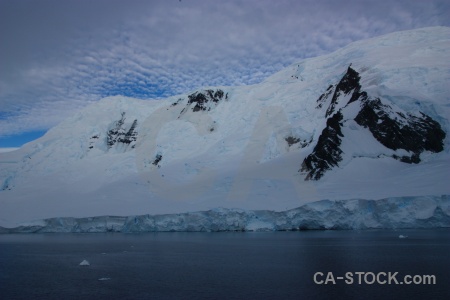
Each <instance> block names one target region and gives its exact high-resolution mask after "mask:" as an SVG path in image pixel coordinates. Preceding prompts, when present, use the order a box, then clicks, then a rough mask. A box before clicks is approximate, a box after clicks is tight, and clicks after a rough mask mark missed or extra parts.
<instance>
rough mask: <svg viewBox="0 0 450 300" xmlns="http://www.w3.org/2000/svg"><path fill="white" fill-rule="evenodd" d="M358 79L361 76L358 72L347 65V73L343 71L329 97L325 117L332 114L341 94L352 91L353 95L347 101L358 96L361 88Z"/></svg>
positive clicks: (351, 100)
mask: <svg viewBox="0 0 450 300" xmlns="http://www.w3.org/2000/svg"><path fill="white" fill-rule="evenodd" d="M360 79H361V77H360V76H359V74H358V72H356V71H355V70H353V69H352V68H350V67H348V69H347V73H345V75H344V77H342V79H341V81H339V83H338V84H337V85H336V89H335V91H334V94H333V98H332V99H331V103H330V106H329V107H328V109H327V112H326V114H325V117H329V116H331V115H332V114H333V112H334V111H335V108H336V106H337V105H338V102H339V100H340V98H341V97H342V96H343V95H348V94H349V93H350V92H351V91H353V95H352V98H351V99H350V101H349V103H350V102H353V101H355V100H356V99H357V98H358V97H359V95H360V94H359V90H360V89H361V85H360V84H359V80H360ZM328 89H330V88H328ZM354 98H355V99H354ZM319 99H320V98H319Z"/></svg>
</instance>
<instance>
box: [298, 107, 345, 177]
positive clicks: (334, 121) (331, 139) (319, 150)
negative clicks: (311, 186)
mask: <svg viewBox="0 0 450 300" xmlns="http://www.w3.org/2000/svg"><path fill="white" fill-rule="evenodd" d="M342 119H343V115H342V113H341V112H340V111H338V112H337V113H335V114H334V115H333V116H332V117H330V118H328V120H327V126H326V127H325V129H324V130H323V131H322V134H321V135H320V137H319V140H318V141H317V145H316V146H315V147H314V150H313V152H312V153H311V154H310V155H308V156H307V157H306V158H305V159H304V160H303V163H302V167H301V169H300V171H301V172H308V173H307V175H306V178H305V180H310V179H313V180H319V179H320V178H321V177H322V176H323V174H324V173H325V172H326V171H327V170H331V169H332V168H333V167H336V166H338V162H339V161H341V160H342V156H341V154H342V150H341V149H340V147H339V146H340V145H341V141H342V139H341V137H343V134H342V130H341V127H342V123H341V121H342Z"/></svg>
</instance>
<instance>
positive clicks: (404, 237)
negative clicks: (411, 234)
mask: <svg viewBox="0 0 450 300" xmlns="http://www.w3.org/2000/svg"><path fill="white" fill-rule="evenodd" d="M407 237H408V236H407V235H402V234H400V235H399V236H398V238H399V239H406V238H407Z"/></svg>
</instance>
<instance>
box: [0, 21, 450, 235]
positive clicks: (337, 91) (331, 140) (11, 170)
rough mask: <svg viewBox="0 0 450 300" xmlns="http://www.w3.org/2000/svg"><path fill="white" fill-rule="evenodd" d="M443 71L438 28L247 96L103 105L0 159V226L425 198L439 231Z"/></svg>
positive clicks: (368, 46)
mask: <svg viewBox="0 0 450 300" xmlns="http://www.w3.org/2000/svg"><path fill="white" fill-rule="evenodd" d="M449 61H450V28H448V27H433V28H424V29H418V30H412V31H404V32H397V33H392V34H389V35H385V36H381V37H377V38H373V39H370V40H365V41H360V42H356V43H352V44H350V45H348V46H347V47H345V48H342V49H340V50H338V51H336V52H334V53H331V54H328V55H325V56H321V57H317V58H312V59H307V60H304V61H301V62H299V63H296V64H293V65H292V66H290V67H288V68H286V69H284V70H282V71H280V72H278V73H276V74H274V75H273V76H271V77H269V78H267V79H266V80H265V81H264V82H262V83H260V84H257V85H252V86H240V87H206V88H202V89H199V90H196V91H193V92H191V93H188V94H185V95H179V96H176V97H171V98H168V99H166V100H158V101H156V100H155V101H143V100H137V99H131V98H126V97H120V96H117V97H109V98H106V99H103V100H101V101H99V102H98V103H95V104H93V105H91V106H89V107H87V108H85V109H84V110H83V111H81V112H79V113H77V114H76V115H74V116H73V117H71V118H69V119H67V120H66V121H64V122H62V123H61V124H59V125H58V126H56V127H54V128H52V129H51V130H49V131H48V132H47V134H46V135H45V136H43V137H42V138H40V139H38V140H36V141H34V142H31V143H29V144H26V145H25V146H23V147H22V148H21V149H19V150H16V151H13V152H7V153H0V189H1V191H0V226H3V227H14V226H17V225H18V224H19V223H23V222H30V221H33V220H40V219H48V218H59V217H78V218H80V217H95V216H134V215H144V214H151V215H155V214H177V213H186V212H192V211H200V210H208V209H217V208H218V207H222V208H226V209H230V208H239V209H244V210H268V211H283V210H291V209H294V208H297V207H300V206H302V205H305V204H307V205H312V204H308V203H310V202H314V201H319V200H323V199H330V200H349V199H374V200H377V199H382V198H391V197H400V199H406V198H404V197H410V196H411V197H412V198H408V199H412V200H411V201H413V202H414V201H416V200H414V199H421V200H420V201H421V202H420V203H422V202H423V201H424V200H423V199H430V200H429V201H431V202H430V203H431V204H430V203H428V204H427V205H428V206H427V207H428V208H427V211H428V210H430V209H431V210H432V207H434V208H435V210H436V213H430V214H427V218H428V217H429V218H434V219H433V220H436V218H437V215H436V214H439V218H438V219H439V220H441V221H442V220H443V221H442V222H441V221H439V222H440V223H439V222H437V223H436V222H434V223H433V222H431V223H433V224H434V225H433V226H443V224H444V225H445V224H447V226H450V200H449V197H447V196H445V197H444V196H442V198H440V197H441V195H450V185H449V184H448V179H449V178H450V176H449V175H450V171H449V162H450V153H449V149H450V140H449V132H450V123H449V120H450V118H449V117H450V96H449V95H450V85H449V82H450V64H449V63H448V62H449ZM424 196H430V197H428V198H427V197H425V198H424ZM436 197H438V198H439V199H440V200H439V201H438V200H436V199H437V198H436ZM398 199H399V198H397V200H395V201H393V202H392V203H391V204H390V205H391V206H392V205H398V203H401V201H400V200H398ZM417 201H419V200H417ZM436 201H438V202H436ZM317 203H324V202H323V201H321V202H317ZM326 203H328V202H326ZM348 203H351V202H348ZM380 203H381V202H380ZM383 203H384V202H383ZM433 203H434V204H433ZM436 203H438V204H436ZM336 205H337V204H336ZM336 205H335V206H336ZM383 205H384V204H383ZM386 205H387V204H386ZM430 205H431V206H430ZM433 205H434V206H433ZM316 206H317V207H322V206H323V205H319V204H317V205H316ZM316 206H311V207H316ZM325 206H326V209H327V210H328V211H329V209H330V205H325ZM381 206H382V205H381V204H380V207H381ZM304 207H309V206H304ZM336 207H339V209H340V210H345V209H343V208H342V207H341V206H339V205H337V206H336ZM343 207H346V206H345V205H344V206H343ZM365 207H366V206H365ZM383 207H384V206H383ZM386 207H388V206H386ZM405 207H409V208H408V209H410V208H411V207H414V209H419V208H420V207H422V206H421V205H417V203H415V204H414V205H405ZM430 207H431V208H430ZM437 207H438V208H439V209H437ZM305 209H306V208H305ZM405 209H406V208H405ZM306 210H307V209H306ZM230 212H232V213H233V214H236V210H231V211H230ZM347 212H348V211H347ZM396 213H398V211H397V212H396ZM274 214H275V213H274ZM286 215H290V214H289V213H286ZM284 217H285V216H284V215H283V218H284ZM390 217H392V216H390ZM277 218H278V217H277ZM124 220H125V219H123V220H122V221H121V222H122V223H121V224H122V225H123V224H124V222H125V221H124ZM337 220H339V218H337ZM277 222H278V221H277ZM349 222H350V221H349ZM352 222H353V221H352ZM446 222H447V223H446ZM350 223H351V222H350ZM350 223H349V224H350ZM381 223H382V222H381ZM381 223H379V224H381ZM431 223H430V224H431ZM439 224H440V225H439ZM122 225H121V226H122ZM127 226H129V224H128V225H127ZM264 226H265V225H264ZM277 226H278V225H277ZM295 226H297V225H295ZM351 226H352V225H351V224H350V225H348V226H347V225H346V226H343V227H344V228H348V227H351ZM169 227H170V226H169ZM250 227H251V226H250ZM306 227H307V226H306ZM312 227H314V226H312ZM369 227H370V226H369ZM105 228H106V227H105ZM127 228H128V227H127ZM165 228H167V227H165ZM252 228H253V227H252ZM271 228H277V227H276V226H275V227H274V226H272V227H271ZM330 228H333V226H332V224H331V225H330ZM105 230H106V229H105Z"/></svg>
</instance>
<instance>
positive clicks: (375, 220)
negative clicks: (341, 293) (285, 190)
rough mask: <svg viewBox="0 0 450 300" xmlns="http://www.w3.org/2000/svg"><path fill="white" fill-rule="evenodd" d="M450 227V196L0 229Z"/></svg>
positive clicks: (126, 230) (52, 222) (128, 230)
mask: <svg viewBox="0 0 450 300" xmlns="http://www.w3.org/2000/svg"><path fill="white" fill-rule="evenodd" d="M406 228H450V195H442V196H423V197H398V198H386V199H380V200H364V199H354V200H338V201H332V200H321V201H317V202H313V203H308V204H305V205H303V206H301V207H299V208H296V209H291V210H288V211H282V212H276V211H270V210H255V211H249V210H242V209H226V208H217V209H213V210H208V211H199V212H186V213H179V214H165V215H148V214H147V215H136V216H127V217H120V216H100V217H91V218H50V219H45V220H40V221H36V222H31V223H28V224H23V225H21V226H18V227H14V228H4V227H0V233H95V232H97V233H99V232H123V233H133V232H172V231H177V232H180V231H182V232H220V231H297V230H339V229H340V230H348V229H358V230H360V229H406Z"/></svg>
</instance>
